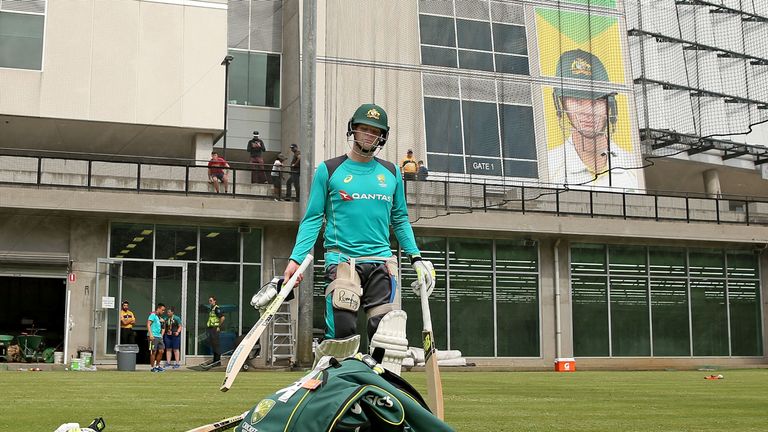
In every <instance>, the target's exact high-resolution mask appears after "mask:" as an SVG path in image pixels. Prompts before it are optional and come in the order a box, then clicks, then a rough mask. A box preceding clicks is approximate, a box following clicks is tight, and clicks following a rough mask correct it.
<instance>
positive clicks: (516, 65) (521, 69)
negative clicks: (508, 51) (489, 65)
mask: <svg viewBox="0 0 768 432" xmlns="http://www.w3.org/2000/svg"><path fill="white" fill-rule="evenodd" d="M496 72H502V73H508V74H515V75H530V74H531V71H530V68H529V67H528V57H518V56H509V55H503V54H496Z"/></svg>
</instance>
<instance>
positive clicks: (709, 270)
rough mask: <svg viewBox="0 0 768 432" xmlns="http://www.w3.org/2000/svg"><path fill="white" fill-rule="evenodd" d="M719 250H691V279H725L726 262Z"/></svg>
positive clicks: (689, 254)
mask: <svg viewBox="0 0 768 432" xmlns="http://www.w3.org/2000/svg"><path fill="white" fill-rule="evenodd" d="M723 258H724V257H723V251H721V250H718V249H691V250H690V251H689V253H688V260H689V261H688V262H689V266H690V269H689V272H690V275H691V277H697V276H700V277H723V276H724V274H725V271H724V270H725V262H724V259H723Z"/></svg>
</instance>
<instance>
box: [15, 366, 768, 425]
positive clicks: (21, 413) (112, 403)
mask: <svg viewBox="0 0 768 432" xmlns="http://www.w3.org/2000/svg"><path fill="white" fill-rule="evenodd" d="M710 373H712V372H693V371H691V372H576V373H554V372H450V371H444V372H443V385H444V389H445V402H446V419H447V421H448V422H449V423H450V424H451V425H453V426H454V427H455V429H456V430H458V431H483V432H485V431H585V432H586V431H590V432H594V431H612V432H619V431H621V432H625V431H676V432H677V431H697V432H700V431H726V430H732V431H740V432H746V431H765V430H766V429H767V428H768V422H767V421H766V419H767V418H768V369H761V370H723V371H718V372H714V373H716V374H722V375H723V376H724V379H722V380H717V381H708V380H705V379H704V376H706V375H708V374H710ZM299 376H301V374H300V373H287V372H251V373H243V374H240V376H239V377H238V380H237V382H236V383H235V385H234V387H233V388H232V390H230V391H229V392H227V393H220V392H219V391H218V388H219V385H220V384H221V380H222V379H223V377H224V374H223V373H221V372H186V371H185V372H181V371H169V372H165V373H162V374H152V373H149V372H112V371H109V372H107V371H104V372H0V387H1V388H0V412H2V415H0V430H3V431H6V430H7V431H11V430H14V431H16V430H18V431H21V430H24V431H40V432H47V431H53V430H54V429H55V428H56V427H57V426H59V424H61V423H64V422H80V423H87V422H88V420H90V419H91V418H93V417H96V416H102V417H104V419H105V420H106V422H107V429H106V431H107V432H121V431H122V432H128V431H163V432H171V431H185V430H187V429H189V428H191V427H194V426H198V425H201V424H204V423H208V422H210V421H213V420H215V419H217V418H219V417H225V416H230V415H235V414H238V413H240V412H242V411H245V410H246V409H247V408H249V407H250V406H252V405H253V404H255V403H256V402H258V401H259V399H261V397H263V396H265V395H267V394H269V393H271V392H273V391H275V390H276V389H278V388H281V387H283V386H285V385H287V384H289V383H290V382H292V381H293V380H295V379H297V378H298V377H299ZM405 378H406V379H407V380H409V381H410V382H411V383H413V384H414V385H415V386H416V388H417V389H419V390H423V389H424V382H425V381H424V375H423V374H420V373H415V372H414V373H406V374H405Z"/></svg>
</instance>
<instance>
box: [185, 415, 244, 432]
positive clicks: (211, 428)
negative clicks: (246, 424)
mask: <svg viewBox="0 0 768 432" xmlns="http://www.w3.org/2000/svg"><path fill="white" fill-rule="evenodd" d="M246 414H248V411H246V412H244V413H242V414H240V415H236V416H233V417H229V418H225V419H224V420H219V421H217V422H216V423H210V424H207V425H204V426H200V427H196V428H194V429H190V430H188V431H187V432H218V431H223V430H227V429H232V428H234V427H237V425H238V424H240V422H241V421H243V419H244V418H245V415H246Z"/></svg>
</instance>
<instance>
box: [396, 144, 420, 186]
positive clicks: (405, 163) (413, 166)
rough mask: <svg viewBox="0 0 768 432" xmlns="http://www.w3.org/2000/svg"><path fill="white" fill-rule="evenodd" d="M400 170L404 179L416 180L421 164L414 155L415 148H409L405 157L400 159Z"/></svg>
mask: <svg viewBox="0 0 768 432" xmlns="http://www.w3.org/2000/svg"><path fill="white" fill-rule="evenodd" d="M400 170H401V171H402V172H403V179H405V180H416V172H417V171H418V170H419V165H418V164H417V163H416V158H415V157H413V150H411V149H408V153H406V155H405V158H403V160H402V161H400Z"/></svg>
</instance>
